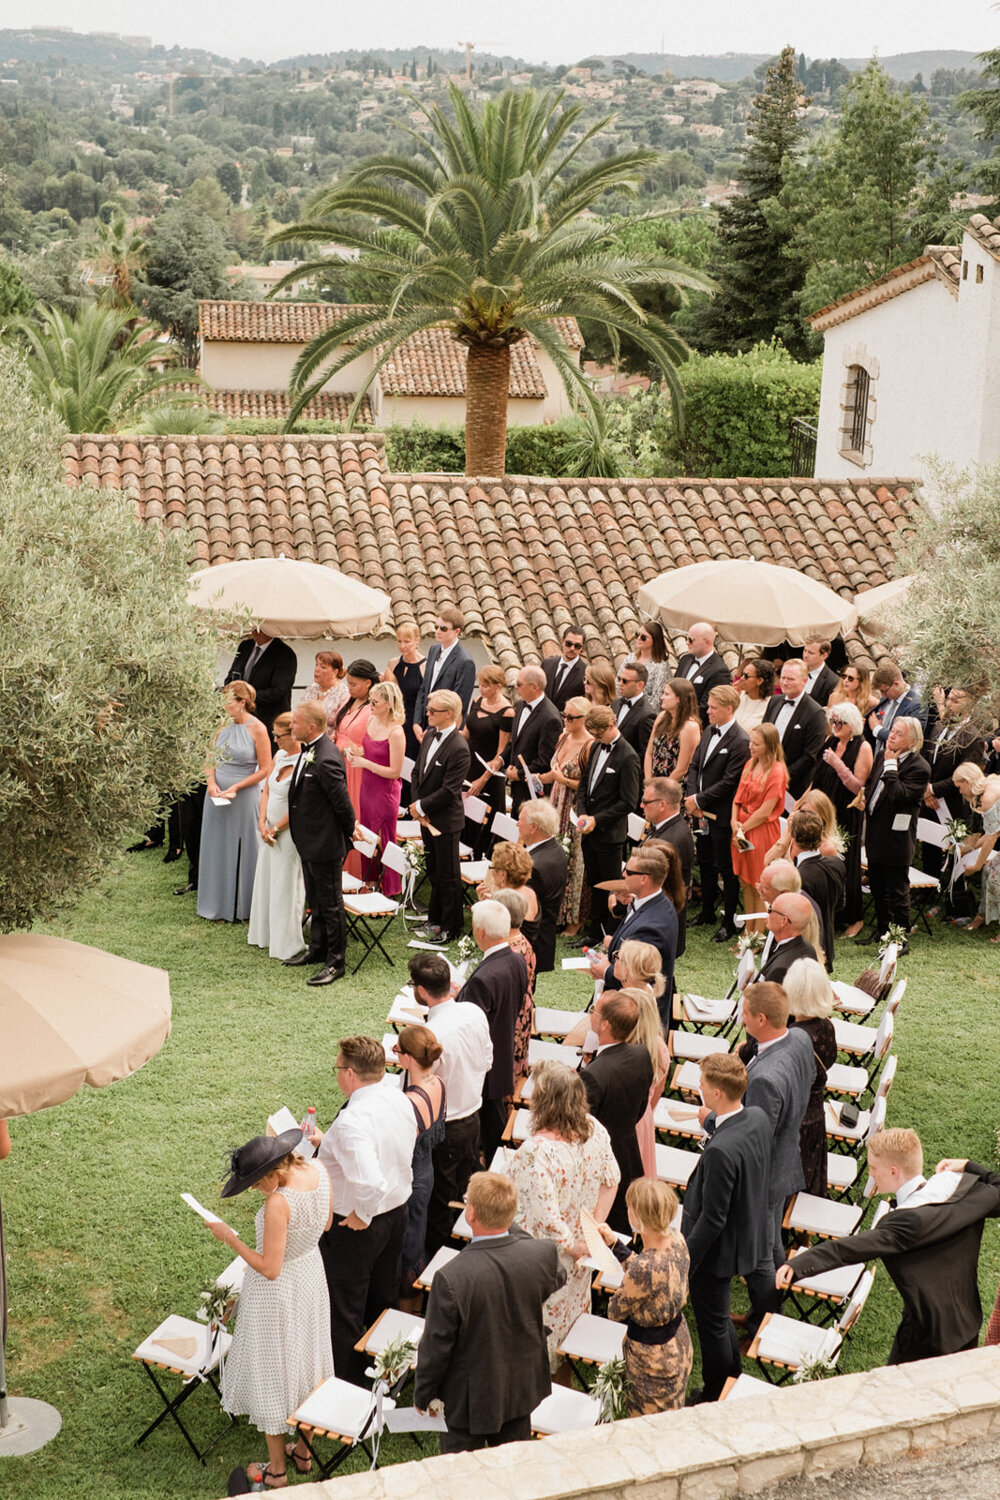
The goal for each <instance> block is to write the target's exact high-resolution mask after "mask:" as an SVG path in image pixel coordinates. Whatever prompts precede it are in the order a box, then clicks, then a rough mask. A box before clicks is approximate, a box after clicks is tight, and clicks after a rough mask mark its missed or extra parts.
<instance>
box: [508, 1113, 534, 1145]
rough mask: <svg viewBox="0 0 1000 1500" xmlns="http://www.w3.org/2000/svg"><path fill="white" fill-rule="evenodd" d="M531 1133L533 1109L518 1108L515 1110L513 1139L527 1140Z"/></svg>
mask: <svg viewBox="0 0 1000 1500" xmlns="http://www.w3.org/2000/svg"><path fill="white" fill-rule="evenodd" d="M530 1134H531V1110H530V1109H517V1110H515V1111H514V1128H513V1130H512V1131H511V1140H512V1141H518V1142H520V1141H526V1140H527V1139H528V1136H529V1135H530Z"/></svg>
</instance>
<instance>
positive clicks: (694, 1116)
mask: <svg viewBox="0 0 1000 1500" xmlns="http://www.w3.org/2000/svg"><path fill="white" fill-rule="evenodd" d="M653 1127H654V1129H655V1130H656V1131H657V1133H658V1134H660V1135H675V1136H680V1137H681V1139H683V1140H688V1141H703V1140H704V1139H705V1129H704V1126H703V1125H701V1124H700V1123H699V1120H698V1105H696V1104H687V1103H684V1102H682V1101H680V1100H678V1099H658V1100H657V1101H656V1104H655V1105H654V1106H653Z"/></svg>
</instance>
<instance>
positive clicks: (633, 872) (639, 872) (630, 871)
mask: <svg viewBox="0 0 1000 1500" xmlns="http://www.w3.org/2000/svg"><path fill="white" fill-rule="evenodd" d="M643 873H644V872H643V871H642V870H633V869H631V868H630V867H629V866H628V865H626V866H625V870H624V874H626V875H642V874H643Z"/></svg>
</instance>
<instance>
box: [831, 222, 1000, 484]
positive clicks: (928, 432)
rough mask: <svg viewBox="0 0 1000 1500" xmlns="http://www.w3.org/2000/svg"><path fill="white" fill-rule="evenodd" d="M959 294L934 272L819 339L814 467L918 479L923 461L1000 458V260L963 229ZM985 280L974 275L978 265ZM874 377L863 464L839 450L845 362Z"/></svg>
mask: <svg viewBox="0 0 1000 1500" xmlns="http://www.w3.org/2000/svg"><path fill="white" fill-rule="evenodd" d="M962 263H963V275H962V279H961V281H960V283H959V295H958V298H957V299H956V298H955V296H954V295H953V293H952V292H951V291H950V290H949V289H948V287H946V286H945V285H944V283H943V282H941V281H940V280H938V278H937V277H934V278H933V279H932V280H930V281H925V282H923V283H922V284H920V285H919V286H915V287H911V288H910V290H908V291H906V292H903V293H901V294H900V295H899V296H896V297H893V298H892V299H891V300H889V301H887V302H883V303H880V304H879V305H877V306H875V307H872V308H869V309H868V310H867V311H865V312H861V313H858V314H856V315H855V316H854V317H852V318H848V319H846V320H845V321H844V322H842V323H838V324H836V325H835V326H834V327H833V328H830V329H828V330H827V331H826V333H825V335H824V350H823V383H822V392H821V397H820V413H819V438H818V442H817V446H816V467H815V473H816V475H817V476H818V477H823V478H831V479H834V478H842V477H845V478H850V479H858V478H861V477H863V475H864V474H866V473H867V474H870V475H872V476H873V477H874V476H881V475H887V474H896V475H900V476H905V477H906V478H910V477H914V478H922V477H923V476H924V475H925V474H926V473H927V462H926V461H927V459H929V458H932V457H937V458H939V459H941V460H943V461H944V462H946V463H949V464H955V465H957V466H964V465H966V464H970V463H992V462H995V461H996V460H997V459H1000V356H998V354H997V351H998V349H1000V263H998V262H997V261H996V259H995V258H994V257H993V256H992V255H990V254H989V252H988V251H986V250H984V249H983V248H982V246H981V245H980V244H979V242H978V241H977V240H976V239H975V238H974V237H973V236H971V235H969V234H966V235H965V236H964V238H963V242H962ZM980 267H981V269H982V281H977V279H976V275H977V268H980ZM854 364H861V365H863V366H864V367H865V368H866V369H867V370H868V371H869V374H870V376H871V396H870V399H871V407H870V417H871V420H870V424H869V429H868V445H867V447H866V451H865V457H864V462H863V463H858V462H856V461H855V460H854V459H852V458H848V457H846V456H845V454H844V453H843V452H842V451H841V445H842V441H843V439H842V436H841V434H842V430H843V426H844V422H845V413H844V411H843V403H844V400H845V382H846V380H847V372H848V368H849V366H851V365H854Z"/></svg>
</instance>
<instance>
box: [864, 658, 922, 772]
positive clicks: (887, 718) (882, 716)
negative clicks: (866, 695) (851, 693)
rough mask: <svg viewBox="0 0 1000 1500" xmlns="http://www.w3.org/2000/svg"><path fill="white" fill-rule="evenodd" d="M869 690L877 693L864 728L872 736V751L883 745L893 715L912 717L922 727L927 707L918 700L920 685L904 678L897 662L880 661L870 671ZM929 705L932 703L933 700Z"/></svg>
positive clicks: (896, 717)
mask: <svg viewBox="0 0 1000 1500" xmlns="http://www.w3.org/2000/svg"><path fill="white" fill-rule="evenodd" d="M872 690H873V691H874V692H876V693H878V694H880V697H879V700H878V702H877V703H876V705H875V707H874V709H873V710H872V712H871V713H870V714H869V715H868V728H869V729H870V730H871V732H872V734H873V735H874V736H875V749H876V751H878V749H879V747H882V748H883V749H884V748H885V746H886V744H887V742H888V739H889V731H890V729H891V728H892V726H893V724H894V723H895V722H896V720H897V719H906V718H910V719H916V720H917V721H918V722H919V724H920V728H921V730H922V729H923V728H924V725H925V724H926V723H927V715H928V711H929V710H928V708H925V706H924V704H923V703H922V702H921V699H920V689H919V688H915V687H913V686H912V684H910V683H909V682H907V681H906V678H905V677H904V676H903V672H902V668H901V667H900V665H899V663H898V662H895V661H893V660H892V659H891V657H886V658H885V660H884V661H880V662H879V664H878V666H877V667H876V668H875V671H874V672H873V673H872ZM930 707H931V708H933V707H934V705H933V703H932V704H931V705H930ZM935 712H936V709H935Z"/></svg>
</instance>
